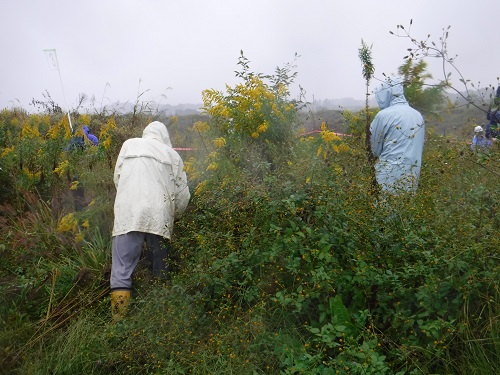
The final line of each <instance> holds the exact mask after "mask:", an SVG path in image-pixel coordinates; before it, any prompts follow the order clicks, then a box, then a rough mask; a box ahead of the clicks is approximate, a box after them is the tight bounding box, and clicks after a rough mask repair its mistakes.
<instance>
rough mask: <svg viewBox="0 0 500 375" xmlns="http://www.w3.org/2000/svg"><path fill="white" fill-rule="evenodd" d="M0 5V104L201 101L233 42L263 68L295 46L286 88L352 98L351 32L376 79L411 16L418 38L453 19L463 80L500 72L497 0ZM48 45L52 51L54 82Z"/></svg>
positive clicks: (451, 45) (393, 64) (356, 86)
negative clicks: (365, 48) (293, 75)
mask: <svg viewBox="0 0 500 375" xmlns="http://www.w3.org/2000/svg"><path fill="white" fill-rule="evenodd" d="M0 12H1V14H2V22H1V23H0V38H1V39H0V40H1V45H2V50H3V53H2V57H1V59H0V64H1V65H0V108H5V107H12V106H13V105H16V106H22V107H24V108H26V109H30V108H31V109H32V108H33V107H31V106H28V103H30V102H31V99H33V98H35V99H40V100H41V99H43V96H42V93H44V92H45V90H48V92H49V93H50V95H51V96H52V98H53V99H54V100H55V102H56V103H58V104H60V105H61V106H62V107H63V108H66V107H71V108H73V107H75V106H76V104H77V99H78V96H79V94H80V93H85V94H86V95H87V96H89V97H91V96H93V95H94V96H95V98H96V102H97V105H100V103H101V102H102V104H104V105H106V104H109V103H110V102H114V101H120V102H126V101H130V102H134V101H135V99H136V97H137V95H138V92H141V93H142V92H144V91H146V90H149V91H148V92H147V93H145V94H144V95H143V96H142V97H141V98H142V99H143V100H157V101H158V100H160V99H161V96H162V95H166V97H164V98H163V99H161V103H163V104H172V105H176V104H180V103H201V92H202V91H203V90H204V89H210V88H213V89H219V90H224V88H225V84H230V85H234V84H235V83H236V82H237V79H236V78H235V76H234V71H235V70H237V69H238V66H237V65H236V63H237V61H238V57H239V55H240V50H243V51H244V54H245V56H246V57H247V58H248V59H249V60H250V61H251V68H252V70H253V71H256V72H261V73H273V72H274V69H275V68H276V66H280V67H283V66H284V65H285V63H287V62H292V61H293V59H294V55H295V53H297V54H298V55H300V57H299V58H298V60H297V61H296V62H295V64H296V66H297V67H296V71H297V72H298V77H297V79H296V81H295V82H296V84H295V85H294V92H297V90H296V88H297V87H298V85H299V84H300V85H301V86H302V87H303V88H304V89H305V90H306V92H307V97H306V99H307V100H309V101H312V100H313V99H315V100H320V99H327V98H331V99H333V98H344V97H353V98H356V99H362V98H364V92H365V86H364V81H363V78H362V74H361V63H360V61H359V58H358V48H359V47H360V45H361V39H363V40H364V41H365V42H366V43H367V44H368V45H373V47H372V56H373V62H374V64H375V76H376V78H382V73H385V74H388V75H389V74H393V73H396V72H397V68H398V67H399V66H400V65H401V64H402V63H403V62H404V60H403V59H402V58H403V56H405V55H406V53H407V51H406V49H407V48H410V47H412V45H411V44H410V42H409V40H407V39H402V38H397V37H395V36H393V35H391V34H390V33H389V31H396V25H398V24H402V25H404V26H405V27H407V26H408V25H409V21H410V19H413V25H412V34H413V36H414V37H415V38H416V39H419V40H420V39H425V37H426V36H427V34H431V40H434V41H436V42H438V41H439V37H440V36H441V35H442V30H443V29H444V28H447V27H448V26H451V28H450V30H449V39H448V51H449V53H450V54H451V55H452V56H454V55H458V57H457V59H456V60H455V64H456V66H457V67H458V68H459V70H460V72H461V73H462V74H463V76H464V77H465V78H467V79H470V80H471V81H472V82H473V83H475V84H477V83H478V82H481V85H482V86H487V85H488V84H492V85H496V84H497V77H498V76H499V75H500V68H499V61H500V53H499V52H498V47H497V46H495V44H494V43H495V40H496V39H495V38H496V36H498V35H499V32H498V22H497V21H498V20H497V18H498V17H497V15H498V14H500V1H499V0H476V1H465V0H412V1H409V0H408V1H405V0H399V1H396V0H382V1H375V0H345V1H336V0H252V1H248V0H244V1H243V0H175V1H174V0H140V1H139V0H135V1H133V0H85V1H68V0H1V2H0ZM46 49H55V50H56V53H57V59H58V63H59V72H60V76H61V81H62V85H61V82H60V79H59V75H58V72H57V70H55V69H51V66H50V64H49V62H48V59H47V56H46V54H45V53H44V52H43V50H46ZM428 62H429V66H430V72H431V73H432V74H433V76H434V78H437V79H439V78H443V77H442V73H441V70H440V65H439V64H438V63H437V61H428ZM452 80H453V81H454V83H456V84H458V83H459V82H458V75H457V74H456V73H453V75H452ZM377 85H378V83H377V82H376V81H373V82H372V85H371V88H374V87H375V86H377ZM61 86H62V87H61ZM63 90H64V95H63Z"/></svg>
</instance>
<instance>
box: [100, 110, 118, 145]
mask: <svg viewBox="0 0 500 375" xmlns="http://www.w3.org/2000/svg"><path fill="white" fill-rule="evenodd" d="M115 130H116V122H115V118H114V116H113V117H111V118H110V119H109V120H108V121H107V122H106V124H105V125H104V126H102V127H101V131H100V132H99V144H100V145H102V147H104V148H105V149H106V150H108V149H109V148H110V147H111V143H112V140H113V134H114V131H115Z"/></svg>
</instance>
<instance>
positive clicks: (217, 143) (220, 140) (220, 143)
mask: <svg viewBox="0 0 500 375" xmlns="http://www.w3.org/2000/svg"><path fill="white" fill-rule="evenodd" d="M213 142H214V146H215V147H217V148H221V147H224V146H225V145H226V140H225V139H224V138H222V137H220V138H215V139H214V140H213Z"/></svg>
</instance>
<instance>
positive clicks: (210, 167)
mask: <svg viewBox="0 0 500 375" xmlns="http://www.w3.org/2000/svg"><path fill="white" fill-rule="evenodd" d="M218 168H219V166H218V165H217V163H210V164H209V165H208V167H207V171H216V170H217V169H218Z"/></svg>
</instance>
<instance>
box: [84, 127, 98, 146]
mask: <svg viewBox="0 0 500 375" xmlns="http://www.w3.org/2000/svg"><path fill="white" fill-rule="evenodd" d="M83 132H84V133H85V135H86V136H87V139H88V140H89V141H90V142H92V144H93V145H94V146H97V145H98V144H99V139H98V138H97V137H96V136H95V135H94V134H91V133H90V130H89V128H88V126H84V127H83Z"/></svg>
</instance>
